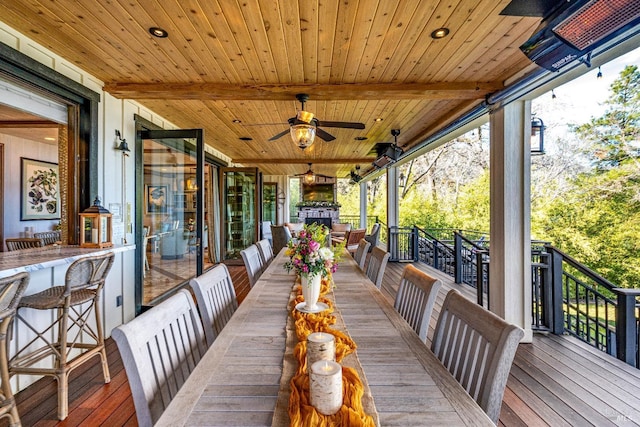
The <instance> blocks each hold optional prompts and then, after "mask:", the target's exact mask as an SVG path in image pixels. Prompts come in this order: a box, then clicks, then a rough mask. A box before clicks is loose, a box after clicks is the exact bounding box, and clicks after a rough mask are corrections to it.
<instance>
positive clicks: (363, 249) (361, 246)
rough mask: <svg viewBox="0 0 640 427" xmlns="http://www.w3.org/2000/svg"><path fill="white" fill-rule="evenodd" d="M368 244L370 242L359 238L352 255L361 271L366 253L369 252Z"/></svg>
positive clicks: (365, 259) (369, 244)
mask: <svg viewBox="0 0 640 427" xmlns="http://www.w3.org/2000/svg"><path fill="white" fill-rule="evenodd" d="M370 246H371V243H369V242H367V241H366V240H364V239H360V243H358V249H356V253H355V255H354V256H353V259H354V260H355V262H356V263H357V264H358V267H360V270H362V271H364V263H365V262H366V261H367V253H369V247H370Z"/></svg>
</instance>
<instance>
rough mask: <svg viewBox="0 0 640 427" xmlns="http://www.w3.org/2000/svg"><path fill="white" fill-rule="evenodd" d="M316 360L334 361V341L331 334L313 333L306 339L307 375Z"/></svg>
mask: <svg viewBox="0 0 640 427" xmlns="http://www.w3.org/2000/svg"><path fill="white" fill-rule="evenodd" d="M318 360H330V361H332V362H334V361H335V360H336V340H335V337H334V336H333V334H329V333H327V332H313V333H311V334H309V336H308V337H307V373H309V374H310V373H311V365H313V364H314V363H315V362H317V361H318Z"/></svg>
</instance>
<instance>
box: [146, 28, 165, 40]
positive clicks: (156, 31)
mask: <svg viewBox="0 0 640 427" xmlns="http://www.w3.org/2000/svg"><path fill="white" fill-rule="evenodd" d="M149 32H150V33H151V35H152V36H154V37H158V38H160V39H163V38H165V37H169V33H167V30H163V29H162V28H160V27H151V28H149Z"/></svg>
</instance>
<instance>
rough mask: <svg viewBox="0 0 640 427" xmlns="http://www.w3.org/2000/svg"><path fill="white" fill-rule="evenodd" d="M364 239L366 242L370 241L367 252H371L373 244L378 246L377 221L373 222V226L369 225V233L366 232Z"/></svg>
mask: <svg viewBox="0 0 640 427" xmlns="http://www.w3.org/2000/svg"><path fill="white" fill-rule="evenodd" d="M364 239H365V240H366V241H367V242H369V243H371V246H370V247H369V252H371V251H372V250H373V248H374V247H375V246H378V241H379V240H380V223H379V222H376V223H375V224H373V226H372V227H371V234H367V235H366V236H364Z"/></svg>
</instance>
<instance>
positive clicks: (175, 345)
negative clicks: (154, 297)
mask: <svg viewBox="0 0 640 427" xmlns="http://www.w3.org/2000/svg"><path fill="white" fill-rule="evenodd" d="M111 336H112V337H113V339H114V341H115V342H116V344H117V345H118V350H119V351H120V355H121V356H122V362H123V363H124V367H125V370H126V372H127V378H128V380H129V386H130V387H131V394H132V396H133V403H134V405H135V408H136V416H137V418H138V424H139V425H140V426H152V425H153V424H154V423H155V422H156V421H157V420H158V418H160V415H162V413H163V412H164V410H165V408H166V407H167V405H169V403H170V402H171V400H172V399H173V397H174V396H175V395H176V393H177V392H178V390H180V387H182V385H183V384H184V382H185V381H186V380H187V378H188V377H189V375H190V374H191V372H192V371H193V370H194V369H195V367H196V365H197V364H198V362H199V361H200V359H201V358H202V356H203V355H204V353H205V352H206V350H207V346H206V344H205V338H204V333H203V330H202V323H201V321H200V317H199V316H198V311H197V309H196V305H195V303H194V302H193V298H192V297H191V294H190V293H189V291H187V290H185V289H181V290H179V291H178V292H177V293H176V294H175V295H173V296H171V297H169V298H168V299H166V300H164V301H163V302H161V303H160V304H158V305H156V306H155V307H153V308H151V309H150V310H149V311H146V312H144V313H142V314H141V315H140V316H138V317H136V318H135V319H133V320H132V321H130V322H129V323H126V324H124V325H120V326H118V327H117V328H115V329H114V330H113V331H112V332H111Z"/></svg>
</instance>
